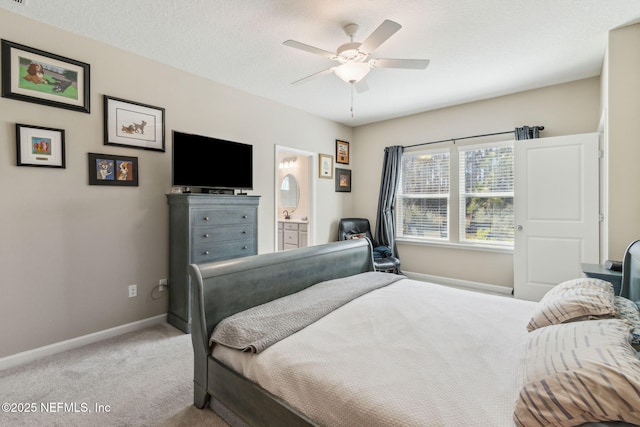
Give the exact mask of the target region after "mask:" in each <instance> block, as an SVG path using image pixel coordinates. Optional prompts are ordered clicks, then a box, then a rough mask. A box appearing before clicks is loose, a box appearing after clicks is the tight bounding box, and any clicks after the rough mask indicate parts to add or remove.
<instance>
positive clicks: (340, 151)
mask: <svg viewBox="0 0 640 427" xmlns="http://www.w3.org/2000/svg"><path fill="white" fill-rule="evenodd" d="M336 163H342V164H344V165H348V164H349V143H348V142H346V141H340V140H339V139H336Z"/></svg>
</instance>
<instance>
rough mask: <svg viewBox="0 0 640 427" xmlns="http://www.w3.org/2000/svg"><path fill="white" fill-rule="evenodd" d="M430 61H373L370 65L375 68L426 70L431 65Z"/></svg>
mask: <svg viewBox="0 0 640 427" xmlns="http://www.w3.org/2000/svg"><path fill="white" fill-rule="evenodd" d="M429 62H431V61H429V60H428V59H372V60H371V61H369V65H371V67H373V68H407V69H411V70H424V69H425V68H427V66H428V65H429Z"/></svg>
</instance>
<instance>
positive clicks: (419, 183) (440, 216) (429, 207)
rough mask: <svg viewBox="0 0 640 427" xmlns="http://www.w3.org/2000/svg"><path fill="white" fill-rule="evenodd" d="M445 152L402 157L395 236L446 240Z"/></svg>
mask: <svg viewBox="0 0 640 427" xmlns="http://www.w3.org/2000/svg"><path fill="white" fill-rule="evenodd" d="M449 157H450V155H449V152H448V151H444V152H443V151H440V152H438V151H429V152H421V153H412V154H407V153H405V154H403V156H402V173H401V178H400V185H399V186H398V194H397V199H396V200H397V202H396V212H398V219H399V221H396V223H397V224H398V230H397V231H396V235H397V236H410V237H418V238H428V239H448V237H449V231H448V225H447V224H448V223H449Z"/></svg>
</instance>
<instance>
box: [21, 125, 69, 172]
mask: <svg viewBox="0 0 640 427" xmlns="http://www.w3.org/2000/svg"><path fill="white" fill-rule="evenodd" d="M16 156H17V165H18V166H44V167H49V168H62V169H64V168H65V157H64V129H53V128H45V127H40V126H31V125H23V124H20V123H17V124H16Z"/></svg>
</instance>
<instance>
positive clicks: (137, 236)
mask: <svg viewBox="0 0 640 427" xmlns="http://www.w3.org/2000/svg"><path fill="white" fill-rule="evenodd" d="M0 28H2V38H3V39H6V40H10V41H13V42H16V43H20V44H24V45H27V46H31V47H34V48H37V49H41V50H44V51H47V52H52V53H56V54H58V55H62V56H66V57H69V58H73V59H76V60H79V61H83V62H87V63H89V64H90V65H91V114H86V113H80V112H74V111H69V110H64V109H59V108H53V107H47V106H42V105H38V104H33V103H28V102H22V101H16V100H10V99H7V98H0V112H1V114H0V189H1V193H2V204H1V205H0V218H1V220H0V236H1V237H0V289H1V291H2V297H0V323H1V324H2V325H3V327H2V328H1V330H0V343H2V344H1V345H0V357H2V356H6V355H10V354H14V353H17V352H21V351H25V350H29V349H33V348H37V347H41V346H45V345H47V344H51V343H55V342H59V341H62V340H66V339H70V338H74V337H78V336H81V335H84V334H88V333H92V332H96V331H100V330H104V329H107V328H111V327H115V326H118V325H123V324H126V323H130V322H134V321H137V320H141V319H145V318H148V317H151V316H155V315H160V314H163V313H165V312H166V310H167V297H166V296H167V294H166V293H165V294H161V295H160V297H159V298H158V299H154V298H152V294H151V292H152V288H153V287H154V285H156V284H157V283H158V280H159V279H161V278H166V277H168V271H167V264H168V263H167V256H168V250H167V246H168V224H167V222H168V209H167V204H166V199H165V193H167V192H168V191H169V188H170V180H171V163H170V162H171V131H172V130H174V129H175V130H180V131H186V132H192V133H198V134H202V135H207V136H214V137H221V138H224V139H230V140H235V141H241V142H246V143H249V144H253V145H254V185H255V190H254V191H253V192H251V193H250V194H257V195H261V196H262V198H261V203H260V209H259V233H258V241H259V251H260V252H272V251H273V248H274V238H275V237H274V236H275V234H274V224H275V217H274V215H275V207H274V197H273V195H274V182H275V173H276V171H275V169H274V165H275V158H274V156H275V154H274V153H275V148H274V147H275V145H276V144H278V145H285V146H288V147H293V148H300V149H304V150H309V151H312V152H323V153H333V152H334V141H335V139H336V138H338V139H344V140H347V141H350V140H351V139H352V130H351V129H350V128H348V127H345V126H342V125H338V124H336V123H333V122H330V121H327V120H323V119H320V118H317V117H314V116H312V115H309V114H306V113H303V112H301V111H298V110H295V109H292V108H288V107H285V106H282V105H279V104H276V103H274V102H271V101H268V100H266V99H262V98H259V97H256V96H252V95H248V94H246V93H243V92H240V91H237V90H234V89H231V88H229V87H225V86H222V85H219V84H216V83H213V82H211V81H207V80H205V79H202V78H199V77H195V76H192V75H188V74H185V73H183V72H181V71H179V70H177V69H174V68H171V67H168V66H164V65H160V64H158V63H155V62H152V61H149V60H147V59H144V58H142V57H140V56H136V55H133V54H130V53H127V52H124V51H122V50H118V49H114V48H112V47H109V46H106V45H103V44H101V43H97V42H94V41H92V40H90V39H86V38H82V37H78V36H75V35H72V34H70V33H67V32H64V31H60V30H58V29H56V28H53V27H49V26H47V25H43V24H41V23H34V22H33V21H30V20H28V19H26V18H23V17H21V16H19V15H16V14H12V13H10V12H7V11H4V10H0ZM25 28H29V29H30V30H29V31H25ZM104 94H107V95H110V96H114V97H119V98H124V99H127V100H131V101H135V102H141V103H145V104H150V105H155V106H159V107H164V108H165V109H166V135H167V139H166V150H167V151H166V152H164V153H160V152H150V151H144V150H137V149H131V148H122V147H114V146H105V145H103V108H102V96H103V95H104ZM16 123H23V124H29V125H35V126H44V127H53V128H60V129H65V131H66V149H67V156H66V163H67V167H66V169H49V168H35V167H17V166H16V160H15V158H16V149H15V136H14V135H15V124H16ZM89 152H95V153H104V154H120V155H126V156H136V157H138V159H139V165H140V176H139V181H140V185H139V186H138V187H135V188H131V187H102V186H89V185H88V172H87V170H88V166H87V153H89ZM212 166H215V165H212ZM316 191H317V197H318V201H319V205H320V206H330V207H331V209H321V210H318V214H317V216H316V218H315V221H316V224H315V229H316V242H318V243H324V242H327V241H329V240H333V239H334V236H335V234H336V233H335V227H336V226H335V224H336V223H337V220H338V219H339V218H340V217H341V216H343V211H345V210H348V208H349V207H350V200H351V197H350V195H348V194H341V193H335V192H334V188H333V182H332V181H330V180H317V183H316ZM134 283H136V284H138V297H137V298H131V299H130V298H128V296H127V287H128V285H130V284H134ZM156 296H157V294H154V297H156Z"/></svg>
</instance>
